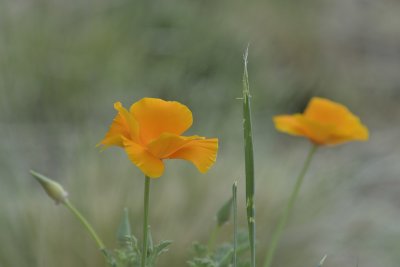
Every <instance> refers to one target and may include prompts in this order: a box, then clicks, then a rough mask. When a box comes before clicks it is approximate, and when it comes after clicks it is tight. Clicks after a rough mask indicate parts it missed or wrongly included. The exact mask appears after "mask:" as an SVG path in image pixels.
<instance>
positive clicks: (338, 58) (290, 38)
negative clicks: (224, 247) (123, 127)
mask: <svg viewBox="0 0 400 267" xmlns="http://www.w3.org/2000/svg"><path fill="white" fill-rule="evenodd" d="M399 14H400V2H399V1H396V0H381V1H373V0H336V1H332V0H303V1H290V0H279V1H278V0H269V1H261V0H259V1H235V0H233V1H232V0H230V1H228V0H219V1H209V0H203V1H190V0H170V1H157V0H155V1H154V0H152V1H148V0H141V1H140V0H114V1H107V0H84V1H78V0H70V1H64V0H35V1H28V0H0V247H1V249H0V266H2V267H17V266H18V267H25V266H30V267H33V266H40V267H42V266H49V267H50V266H58V267H70V266H85V267H90V266H105V263H104V261H103V258H102V257H101V255H100V254H99V253H98V251H97V249H96V247H95V245H94V243H93V241H92V240H91V239H90V237H89V236H88V235H87V234H86V233H85V232H84V231H83V229H82V227H81V225H79V224H78V222H77V221H76V220H75V218H73V217H72V216H71V215H70V214H69V213H68V211H67V210H66V209H65V208H64V207H62V206H56V205H54V203H53V202H52V201H50V200H49V199H48V197H47V196H46V195H45V194H44V193H43V191H42V189H41V188H40V187H39V186H38V184H37V183H36V182H35V181H34V180H33V179H32V177H31V176H30V175H29V173H28V172H29V170H30V169H34V170H37V171H38V172H41V173H44V174H45V175H47V176H49V177H52V178H53V179H55V180H57V181H59V182H61V183H62V184H63V185H64V187H65V188H66V189H67V190H68V191H69V193H70V199H71V201H72V202H74V203H75V205H76V206H77V207H78V208H80V209H81V210H82V212H83V213H84V214H85V215H86V216H87V218H88V219H89V220H90V221H91V222H92V223H93V225H94V227H95V228H96V229H97V230H98V231H99V233H100V234H101V236H102V237H103V238H104V239H105V241H106V243H107V244H108V246H109V247H111V248H112V247H115V246H116V241H115V229H116V228H117V226H118V223H119V220H120V217H121V214H122V209H123V207H129V209H130V212H131V213H130V214H131V220H132V227H133V229H134V232H135V234H136V235H137V236H139V237H140V231H141V213H142V208H141V207H142V198H143V196H142V194H143V192H142V190H143V178H142V174H141V173H140V172H139V171H138V169H137V168H136V167H135V166H133V165H132V164H131V163H130V162H129V161H128V160H127V157H126V155H125V154H124V152H123V151H122V150H119V149H109V150H107V151H104V152H102V153H100V151H99V149H98V148H96V147H95V145H96V144H97V143H98V142H99V140H101V139H102V137H103V135H104V134H105V132H106V131H107V129H108V126H109V124H110V122H111V120H112V119H113V116H114V114H115V111H114V110H113V103H114V102H115V101H122V102H123V103H124V104H125V105H126V106H129V105H130V104H131V103H133V102H134V101H137V100H138V99H140V98H142V97H146V96H149V97H159V98H164V99H168V100H177V101H180V102H182V103H184V104H186V105H188V106H189V107H190V108H191V109H192V111H193V114H194V125H193V127H192V129H191V130H190V131H189V132H188V134H200V135H204V136H209V137H218V138H220V151H219V156H218V160H217V163H216V164H215V166H214V167H213V168H212V170H211V171H209V172H208V173H207V174H205V175H201V174H199V173H198V172H197V171H196V170H195V168H194V167H193V166H191V165H190V164H189V163H187V162H180V161H173V162H172V161H171V162H167V171H166V173H165V175H164V176H163V177H162V178H161V179H159V180H156V181H154V183H153V184H152V197H151V211H150V222H151V224H152V231H153V237H154V239H156V240H161V239H172V240H174V244H173V245H172V246H171V249H170V252H169V253H168V254H165V255H163V256H162V257H161V258H160V261H159V263H158V266H160V267H162V266H165V267H167V266H174V267H180V266H187V264H186V261H187V260H188V259H189V258H190V249H189V248H190V244H191V243H192V242H193V241H194V240H199V241H201V242H207V240H208V236H209V233H210V231H211V229H212V227H213V224H214V223H215V218H214V214H215V213H216V211H217V209H218V207H219V206H220V205H221V204H222V203H223V202H224V201H225V200H226V199H227V198H229V196H230V192H231V184H232V182H233V181H234V180H238V181H239V191H240V192H239V193H240V199H241V203H240V207H239V208H240V217H241V225H242V226H243V227H245V225H246V224H245V220H244V218H245V212H244V205H243V202H244V164H243V153H242V151H243V144H242V139H243V138H242V129H241V126H242V123H241V122H242V119H241V101H240V100H238V99H237V98H240V96H241V76H242V71H243V64H242V55H243V51H244V49H245V47H246V46H247V44H248V43H250V55H249V73H250V85H251V91H252V101H253V123H254V126H253V127H254V140H255V156H256V162H255V163H256V183H257V185H256V190H257V198H256V208H257V216H258V217H257V239H258V254H257V259H258V263H259V265H258V266H261V263H262V261H263V258H264V252H265V249H266V247H267V245H268V240H269V237H270V233H271V231H272V229H273V226H274V225H275V223H276V221H277V218H278V216H279V214H280V211H281V210H282V207H283V206H284V205H285V203H286V200H287V198H288V195H289V193H290V191H291V189H292V187H293V184H294V178H295V176H296V175H297V173H298V171H299V169H300V167H301V165H302V163H303V160H304V157H305V154H306V152H307V150H308V146H309V144H308V142H307V141H306V140H302V139H299V138H294V137H290V136H286V135H283V134H279V133H277V132H276V131H275V130H274V128H273V125H272V122H271V117H272V116H273V115H275V114H280V113H292V112H300V111H302V110H303V108H304V106H305V105H306V103H307V102H308V100H309V99H310V97H312V96H323V97H327V98H330V99H332V100H335V101H338V102H341V103H343V104H345V105H347V106H348V107H349V108H350V109H351V110H352V111H353V112H354V113H356V114H357V115H359V116H360V117H361V118H362V120H363V122H364V123H365V124H366V125H368V127H369V129H370V132H371V138H370V140H369V141H368V142H367V143H351V144H346V145H342V146H337V147H332V148H323V149H321V150H320V151H318V153H317V156H316V158H315V160H314V161H313V163H312V167H311V171H310V172H309V174H308V175H307V177H306V180H305V184H304V186H303V188H302V191H301V195H300V198H299V200H298V202H297V204H296V209H295V212H294V214H293V216H292V217H291V220H290V223H289V225H288V227H287V230H286V232H285V235H284V237H283V239H282V242H281V244H280V247H279V250H278V253H277V257H276V260H275V264H274V266H285V267H295V266H315V265H316V263H317V262H318V261H319V259H320V258H322V256H323V255H324V254H328V259H327V261H326V263H325V266H327V267H333V266H363V267H376V266H399V263H400V254H399V253H398V252H399V249H400V226H399V221H400V175H399V174H400V164H399V163H400V153H399V152H400V143H399V137H400V121H399V115H400V105H399V102H400V16H399ZM231 228H232V227H231V225H227V226H226V228H225V231H223V233H222V234H221V235H220V237H219V238H220V241H221V242H222V241H224V240H226V241H229V240H230V238H231V236H230V230H231ZM357 264H358V265H357Z"/></svg>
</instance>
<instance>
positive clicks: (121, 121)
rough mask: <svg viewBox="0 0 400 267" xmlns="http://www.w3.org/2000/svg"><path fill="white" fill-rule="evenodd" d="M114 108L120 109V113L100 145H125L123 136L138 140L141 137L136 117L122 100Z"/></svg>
mask: <svg viewBox="0 0 400 267" xmlns="http://www.w3.org/2000/svg"><path fill="white" fill-rule="evenodd" d="M114 108H115V109H116V110H117V111H118V114H117V115H116V116H115V118H114V120H113V122H112V124H111V126H110V129H109V130H108V132H107V133H106V136H105V137H104V139H103V140H102V141H101V142H100V145H104V146H121V147H123V140H122V139H123V138H127V139H132V140H134V141H137V140H138V138H139V128H138V127H139V126H138V123H137V122H136V120H135V118H133V116H132V115H131V114H130V113H129V112H128V111H127V110H126V109H125V108H124V107H123V106H122V104H121V103H120V102H116V103H115V104H114Z"/></svg>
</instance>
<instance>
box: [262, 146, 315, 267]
mask: <svg viewBox="0 0 400 267" xmlns="http://www.w3.org/2000/svg"><path fill="white" fill-rule="evenodd" d="M317 148H318V146H317V145H315V144H313V145H312V147H311V148H310V151H309V152H308V155H307V158H306V160H305V162H304V165H303V168H302V169H301V171H300V173H299V176H298V177H297V180H296V184H295V186H294V189H293V191H292V194H291V195H290V198H289V202H288V204H287V206H286V208H285V210H284V211H283V214H282V216H281V218H280V220H279V222H278V226H277V228H276V229H275V231H274V232H273V233H272V238H271V243H270V245H269V247H268V250H267V256H266V258H265V262H264V267H270V266H271V264H272V260H273V258H274V254H275V250H276V247H277V245H278V242H279V240H280V237H281V235H282V232H283V230H284V228H285V226H286V223H287V220H288V218H289V215H290V213H291V211H292V209H293V206H294V203H295V201H296V198H297V195H298V194H299V191H300V187H301V184H302V183H303V180H304V176H305V174H306V173H307V170H308V167H309V166H310V163H311V160H312V158H313V155H314V153H315V151H316V150H317Z"/></svg>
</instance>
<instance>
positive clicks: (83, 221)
mask: <svg viewBox="0 0 400 267" xmlns="http://www.w3.org/2000/svg"><path fill="white" fill-rule="evenodd" d="M64 204H65V206H66V207H67V208H68V209H69V210H70V211H71V212H72V213H73V214H74V215H75V216H76V218H78V220H79V221H80V222H81V224H82V225H83V226H84V227H85V229H86V230H87V231H88V232H89V234H90V235H91V236H92V238H93V240H94V241H95V242H96V243H97V246H98V247H99V249H100V250H101V252H102V253H103V255H104V256H105V257H106V258H107V253H106V247H105V246H104V243H103V241H101V239H100V237H99V236H98V235H97V233H96V231H95V230H94V229H93V227H92V226H91V225H90V223H89V222H88V221H87V220H86V219H85V217H83V215H82V214H81V213H80V212H79V211H78V210H77V209H76V208H75V207H74V205H72V203H71V202H69V200H68V199H66V200H65V202H64Z"/></svg>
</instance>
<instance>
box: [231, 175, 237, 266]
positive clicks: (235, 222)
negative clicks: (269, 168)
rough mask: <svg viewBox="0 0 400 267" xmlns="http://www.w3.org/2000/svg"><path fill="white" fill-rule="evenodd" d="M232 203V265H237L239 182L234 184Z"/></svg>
mask: <svg viewBox="0 0 400 267" xmlns="http://www.w3.org/2000/svg"><path fill="white" fill-rule="evenodd" d="M232 201H233V203H232V205H233V259H232V265H233V267H236V265H237V182H236V181H235V182H234V183H233V186H232Z"/></svg>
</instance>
